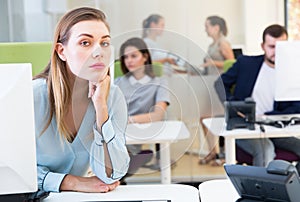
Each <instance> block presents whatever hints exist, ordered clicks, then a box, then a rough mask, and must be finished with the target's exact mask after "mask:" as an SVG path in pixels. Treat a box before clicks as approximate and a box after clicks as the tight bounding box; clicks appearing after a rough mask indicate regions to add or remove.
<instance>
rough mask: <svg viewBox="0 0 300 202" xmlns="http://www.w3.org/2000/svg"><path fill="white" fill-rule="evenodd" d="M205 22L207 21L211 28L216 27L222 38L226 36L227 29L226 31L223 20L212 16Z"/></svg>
mask: <svg viewBox="0 0 300 202" xmlns="http://www.w3.org/2000/svg"><path fill="white" fill-rule="evenodd" d="M207 20H209V22H210V24H211V25H213V26H215V25H218V26H219V27H220V32H221V33H222V34H223V35H224V36H227V32H228V29H227V25H226V21H225V20H224V19H223V18H221V17H219V16H216V15H213V16H209V17H207Z"/></svg>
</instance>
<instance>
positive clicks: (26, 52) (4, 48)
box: [0, 42, 52, 76]
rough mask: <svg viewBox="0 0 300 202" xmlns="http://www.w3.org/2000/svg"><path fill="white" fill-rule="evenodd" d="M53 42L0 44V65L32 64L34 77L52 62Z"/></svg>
mask: <svg viewBox="0 0 300 202" xmlns="http://www.w3.org/2000/svg"><path fill="white" fill-rule="evenodd" d="M51 47H52V42H13V43H0V56H1V57H0V63H31V64H32V74H33V76H34V75H36V74H38V73H40V72H41V71H42V70H43V69H44V68H45V67H46V65H47V64H48V62H49V60H50V54H51Z"/></svg>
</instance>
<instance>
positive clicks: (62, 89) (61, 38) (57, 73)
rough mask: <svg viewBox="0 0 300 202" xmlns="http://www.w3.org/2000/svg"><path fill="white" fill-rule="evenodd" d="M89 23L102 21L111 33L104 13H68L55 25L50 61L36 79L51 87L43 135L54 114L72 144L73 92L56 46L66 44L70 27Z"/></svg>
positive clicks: (86, 10) (83, 9) (87, 10)
mask: <svg viewBox="0 0 300 202" xmlns="http://www.w3.org/2000/svg"><path fill="white" fill-rule="evenodd" d="M88 20H100V21H102V22H103V23H104V24H105V25H106V27H107V28H108V30H109V25H108V23H107V22H106V17H105V14H104V13H103V12H102V11H100V10H98V9H95V8H89V7H81V8H76V9H74V10H71V11H69V12H68V13H66V14H65V15H64V16H63V17H62V18H61V19H60V21H59V22H58V24H57V26H56V29H55V34H54V39H53V46H52V51H51V59H50V62H49V63H48V65H47V66H46V68H45V69H44V71H43V72H41V73H40V74H39V75H37V76H36V77H34V79H37V78H45V79H46V80H47V86H48V99H49V105H50V106H49V114H48V120H47V122H46V124H45V127H44V129H43V131H42V133H43V132H45V130H46V129H47V128H48V127H49V125H50V123H51V120H52V118H53V116H54V114H55V116H56V122H57V127H58V132H59V134H61V135H62V136H63V137H64V138H65V139H67V140H68V141H72V139H73V137H72V134H71V132H70V130H69V129H68V128H67V124H66V121H65V120H64V117H65V116H66V114H67V112H68V109H69V108H68V106H69V104H70V103H71V100H72V90H71V84H70V76H69V73H68V68H67V65H66V62H65V61H63V60H61V59H60V57H59V56H58V54H57V52H56V49H55V47H56V44H57V43H62V44H67V43H68V41H69V37H70V34H71V33H70V30H71V28H72V27H73V26H74V25H75V24H77V23H78V22H81V21H88Z"/></svg>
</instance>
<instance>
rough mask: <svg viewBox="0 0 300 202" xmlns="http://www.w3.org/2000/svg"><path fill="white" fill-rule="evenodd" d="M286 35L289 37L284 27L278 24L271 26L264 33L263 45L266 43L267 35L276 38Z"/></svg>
mask: <svg viewBox="0 0 300 202" xmlns="http://www.w3.org/2000/svg"><path fill="white" fill-rule="evenodd" d="M284 34H286V36H288V33H287V31H286V29H285V28H284V27H283V26H281V25H278V24H274V25H270V26H268V27H267V28H266V29H265V30H264V32H263V37H262V39H263V43H264V42H265V41H266V35H270V36H272V37H274V38H278V37H281V36H282V35H284Z"/></svg>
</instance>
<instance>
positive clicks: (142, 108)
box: [115, 38, 170, 175]
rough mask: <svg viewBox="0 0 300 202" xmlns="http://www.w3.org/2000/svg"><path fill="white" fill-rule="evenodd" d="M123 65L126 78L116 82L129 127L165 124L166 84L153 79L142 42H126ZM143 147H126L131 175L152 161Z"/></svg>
mask: <svg viewBox="0 0 300 202" xmlns="http://www.w3.org/2000/svg"><path fill="white" fill-rule="evenodd" d="M120 61H121V69H122V72H123V74H124V76H122V77H119V78H117V79H116V80H115V84H116V85H118V86H119V87H120V89H121V91H122V92H123V94H124V96H125V99H126V102H127V108H128V116H129V117H128V123H129V124H131V123H150V122H154V121H161V120H163V119H164V116H165V111H166V109H167V106H168V105H169V102H170V101H169V100H170V98H169V92H168V86H167V81H166V80H165V79H164V78H162V77H156V76H155V75H154V73H153V66H152V61H151V56H150V52H149V50H148V48H147V45H146V44H145V42H144V41H143V39H141V38H131V39H128V40H127V41H126V42H124V43H123V44H122V45H121V48H120ZM141 147H142V145H127V148H128V150H129V153H130V155H131V156H132V158H131V162H130V166H129V169H128V174H129V175H130V174H133V173H134V172H136V170H137V169H138V168H139V167H140V166H142V165H145V164H146V163H148V162H149V161H150V160H151V158H152V152H145V151H142V150H141ZM139 154H141V156H140V157H139ZM142 154H144V155H142Z"/></svg>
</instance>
